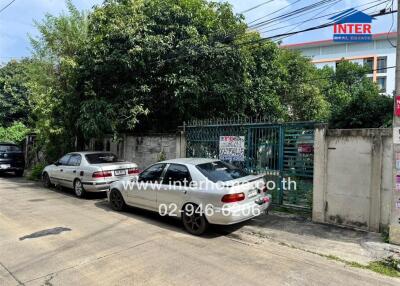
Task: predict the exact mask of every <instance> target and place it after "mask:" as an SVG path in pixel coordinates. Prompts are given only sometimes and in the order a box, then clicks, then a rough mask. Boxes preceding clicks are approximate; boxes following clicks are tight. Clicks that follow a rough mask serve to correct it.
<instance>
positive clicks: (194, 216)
mask: <svg viewBox="0 0 400 286" xmlns="http://www.w3.org/2000/svg"><path fill="white" fill-rule="evenodd" d="M187 206H188V205H186V206H185V207H184V210H183V215H182V222H183V226H184V227H185V229H186V231H187V232H189V233H190V234H193V235H202V234H203V233H204V232H205V231H206V230H207V228H208V221H207V219H206V218H205V216H204V213H202V212H201V211H198V210H197V206H196V205H189V206H192V207H190V208H188V207H187Z"/></svg>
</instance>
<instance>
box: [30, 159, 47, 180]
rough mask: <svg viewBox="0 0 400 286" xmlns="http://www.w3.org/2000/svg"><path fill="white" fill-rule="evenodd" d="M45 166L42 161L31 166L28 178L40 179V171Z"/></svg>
mask: <svg viewBox="0 0 400 286" xmlns="http://www.w3.org/2000/svg"><path fill="white" fill-rule="evenodd" d="M45 167H46V165H45V164H43V163H38V164H36V165H35V166H33V167H32V170H31V173H30V174H29V180H33V181H40V180H41V179H42V172H43V170H44V168H45Z"/></svg>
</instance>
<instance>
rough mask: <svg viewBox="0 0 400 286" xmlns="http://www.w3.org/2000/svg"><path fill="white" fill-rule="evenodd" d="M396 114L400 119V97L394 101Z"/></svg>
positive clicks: (397, 96)
mask: <svg viewBox="0 0 400 286" xmlns="http://www.w3.org/2000/svg"><path fill="white" fill-rule="evenodd" d="M394 114H395V115H396V116H398V117H400V95H396V97H395V99H394Z"/></svg>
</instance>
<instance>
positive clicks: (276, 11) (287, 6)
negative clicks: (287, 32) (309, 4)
mask: <svg viewBox="0 0 400 286" xmlns="http://www.w3.org/2000/svg"><path fill="white" fill-rule="evenodd" d="M300 1H302V0H296V1H295V2H293V3H290V4H288V5H286V6H285V7H282V8H281V9H278V10H275V11H273V12H271V13H268V14H266V15H264V16H262V17H260V18H257V19H255V20H253V21H251V22H249V23H247V24H248V25H251V24H253V23H254V22H257V21H259V20H262V19H265V18H267V17H268V16H271V15H274V14H275V13H278V12H280V11H282V10H285V9H286V8H289V7H290V6H293V5H295V4H296V3H298V2H300Z"/></svg>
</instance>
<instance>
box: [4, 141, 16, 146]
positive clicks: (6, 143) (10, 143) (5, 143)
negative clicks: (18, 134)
mask: <svg viewBox="0 0 400 286" xmlns="http://www.w3.org/2000/svg"><path fill="white" fill-rule="evenodd" d="M0 145H14V146H17V144H15V143H13V142H0Z"/></svg>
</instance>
